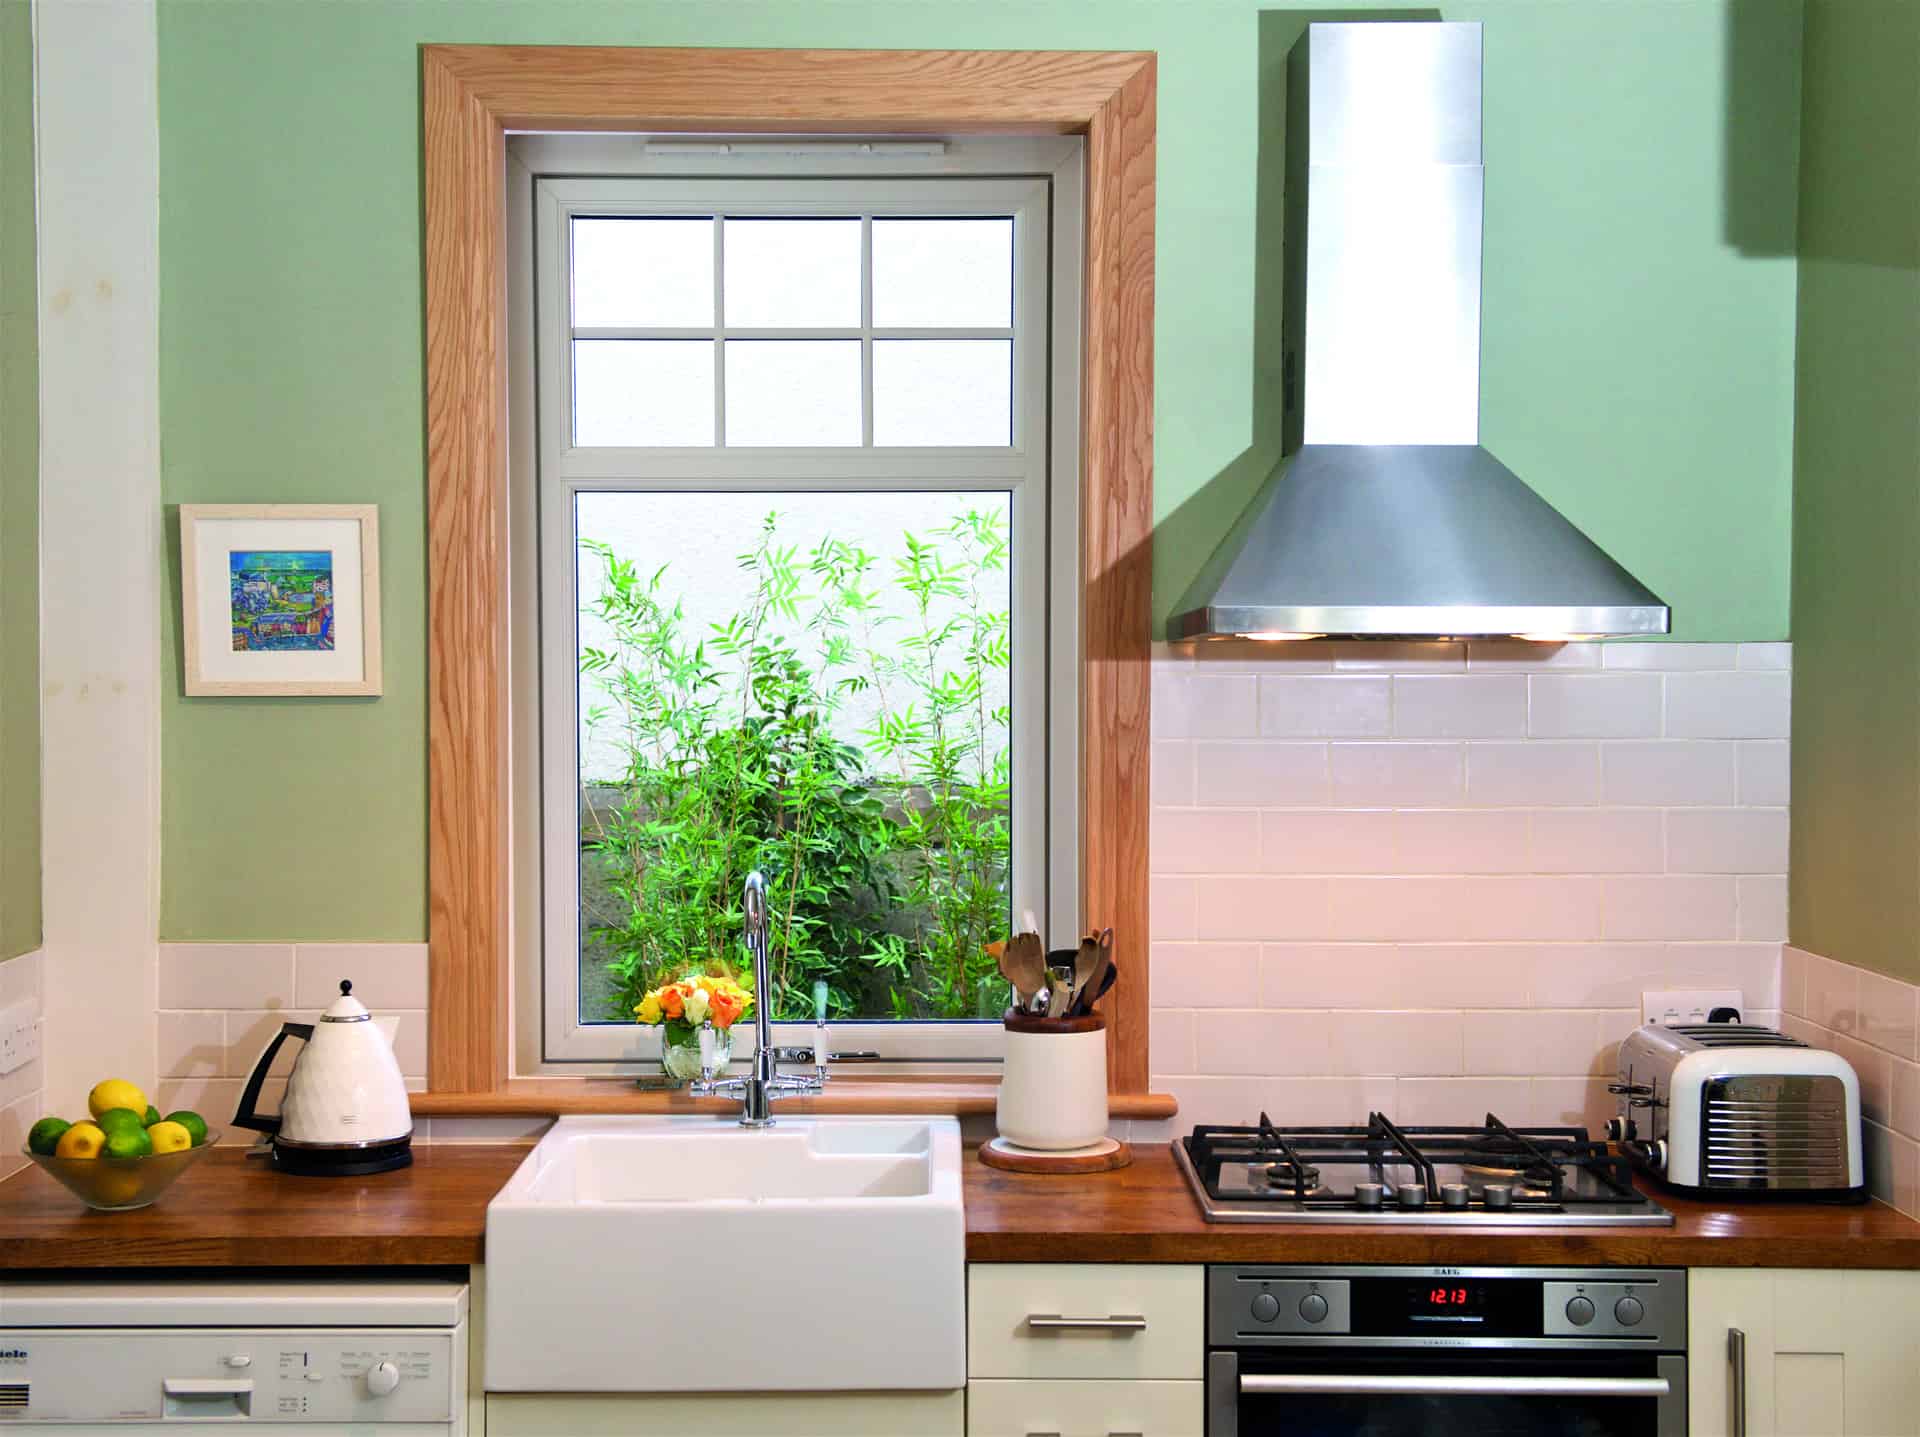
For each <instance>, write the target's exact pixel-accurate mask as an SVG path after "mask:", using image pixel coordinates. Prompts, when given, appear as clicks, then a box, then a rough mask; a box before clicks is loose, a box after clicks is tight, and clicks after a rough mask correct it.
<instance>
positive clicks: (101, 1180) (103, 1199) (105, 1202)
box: [88, 1164, 145, 1207]
mask: <svg viewBox="0 0 1920 1437" xmlns="http://www.w3.org/2000/svg"><path fill="white" fill-rule="evenodd" d="M144 1183H145V1179H144V1176H143V1174H142V1173H141V1170H140V1169H139V1168H131V1167H119V1166H117V1165H112V1164H103V1165H102V1166H101V1167H100V1168H99V1169H98V1170H97V1171H96V1172H95V1173H94V1175H93V1182H92V1183H91V1184H90V1186H91V1187H92V1189H93V1191H92V1192H91V1193H90V1194H89V1195H88V1201H89V1202H91V1203H93V1204H94V1205H95V1206H97V1207H126V1206H127V1205H128V1204H130V1203H132V1202H133V1201H134V1200H135V1199H136V1198H138V1197H139V1196H140V1190H141V1188H142V1187H143V1186H144Z"/></svg>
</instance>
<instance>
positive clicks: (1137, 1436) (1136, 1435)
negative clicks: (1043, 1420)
mask: <svg viewBox="0 0 1920 1437" xmlns="http://www.w3.org/2000/svg"><path fill="white" fill-rule="evenodd" d="M1027 1437H1060V1434H1059V1433H1058V1432H1029V1433H1028V1434H1027ZM1107 1437H1147V1434H1146V1433H1144V1432H1109V1433H1107Z"/></svg>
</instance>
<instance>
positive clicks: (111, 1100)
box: [87, 1078, 147, 1118]
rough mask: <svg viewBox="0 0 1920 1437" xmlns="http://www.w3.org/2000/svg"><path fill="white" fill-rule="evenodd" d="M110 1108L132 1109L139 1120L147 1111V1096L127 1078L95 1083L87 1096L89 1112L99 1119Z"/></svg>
mask: <svg viewBox="0 0 1920 1437" xmlns="http://www.w3.org/2000/svg"><path fill="white" fill-rule="evenodd" d="M108 1108H132V1109H133V1115H134V1116H135V1117H136V1118H137V1117H139V1116H140V1114H142V1113H144V1112H146V1110H147V1095H146V1094H145V1093H143V1092H141V1091H140V1090H139V1089H138V1088H136V1087H134V1085H133V1084H132V1083H129V1082H128V1081H127V1080H126V1079H125V1078H109V1079H107V1081H106V1082H104V1083H95V1084H94V1086H93V1091H92V1092H91V1093H88V1094H87V1111H88V1112H90V1113H92V1114H93V1115H94V1117H96V1118H98V1117H99V1116H100V1115H101V1114H102V1113H104V1112H106V1111H107V1109H108Z"/></svg>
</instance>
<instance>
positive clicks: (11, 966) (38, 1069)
mask: <svg viewBox="0 0 1920 1437" xmlns="http://www.w3.org/2000/svg"><path fill="white" fill-rule="evenodd" d="M16 1003H25V1004H27V1005H28V1006H29V1008H30V1009H31V1010H32V1012H33V1014H34V1016H35V1018H36V1019H37V1020H39V1021H41V1022H42V1025H43V1026H42V1036H43V1037H44V1035H45V1029H44V1019H40V1014H41V1013H42V1012H43V1011H44V1009H45V1006H46V990H45V980H44V977H43V960H42V958H41V955H40V953H39V951H38V950H35V951H34V952H31V953H22V954H20V955H19V956H17V957H14V958H9V959H7V961H6V962H4V963H0V1008H11V1007H13V1005H14V1004H16ZM45 1089H46V1059H45V1057H44V1056H42V1057H38V1058H35V1059H33V1060H32V1061H31V1062H29V1063H24V1064H22V1065H21V1066H20V1067H18V1068H15V1069H14V1070H13V1071H12V1072H11V1073H0V1181H4V1180H5V1179H7V1178H10V1177H12V1176H13V1175H14V1174H15V1173H16V1172H18V1171H19V1170H20V1169H21V1168H24V1167H25V1166H26V1165H27V1160H26V1159H25V1158H24V1157H22V1156H21V1153H22V1151H23V1150H24V1149H25V1148H26V1146H27V1130H28V1129H29V1128H31V1127H32V1126H33V1125H34V1124H35V1123H36V1122H38V1121H39V1120H40V1116H41V1107H42V1099H43V1098H44V1096H45Z"/></svg>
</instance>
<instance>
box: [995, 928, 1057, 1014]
mask: <svg viewBox="0 0 1920 1437" xmlns="http://www.w3.org/2000/svg"><path fill="white" fill-rule="evenodd" d="M1000 972H1001V974H1002V976H1004V977H1005V978H1006V980H1007V981H1008V982H1009V983H1011V984H1013V991H1014V992H1015V993H1016V994H1018V995H1019V998H1020V1007H1021V1008H1022V1010H1025V1011H1031V1010H1032V1008H1033V1000H1034V995H1036V994H1037V993H1039V991H1040V990H1041V989H1042V988H1044V987H1046V986H1047V952H1046V949H1045V948H1043V947H1042V946H1041V943H1040V935H1039V934H1038V933H1016V934H1014V935H1013V937H1011V938H1009V939H1008V940H1007V946H1006V949H1005V951H1004V952H1002V953H1001V955H1000Z"/></svg>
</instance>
